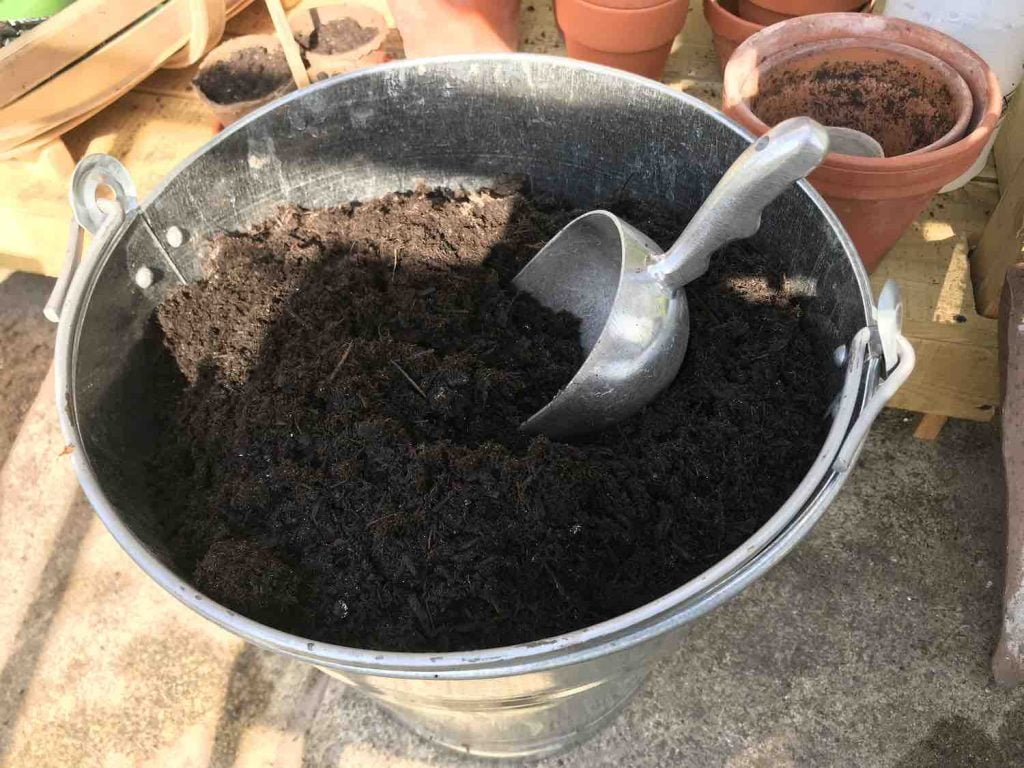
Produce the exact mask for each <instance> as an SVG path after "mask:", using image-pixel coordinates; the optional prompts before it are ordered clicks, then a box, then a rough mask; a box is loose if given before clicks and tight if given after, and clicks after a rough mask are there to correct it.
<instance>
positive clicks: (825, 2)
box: [737, 0, 864, 24]
mask: <svg viewBox="0 0 1024 768" xmlns="http://www.w3.org/2000/svg"><path fill="white" fill-rule="evenodd" d="M862 5H864V0H739V3H738V8H737V10H738V11H739V15H740V16H741V17H742V18H744V19H746V20H747V21H752V22H754V23H755V24H777V23H778V22H780V21H786V20H787V19H795V18H796V17H797V16H810V15H811V14H812V13H851V12H854V11H856V10H858V9H859V8H860V7H861V6H862Z"/></svg>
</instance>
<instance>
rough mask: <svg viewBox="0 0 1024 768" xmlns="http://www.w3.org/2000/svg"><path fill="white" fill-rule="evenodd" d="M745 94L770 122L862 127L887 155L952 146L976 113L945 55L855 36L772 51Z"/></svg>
mask: <svg viewBox="0 0 1024 768" xmlns="http://www.w3.org/2000/svg"><path fill="white" fill-rule="evenodd" d="M742 95H743V98H744V103H745V104H746V106H747V107H748V108H749V109H750V110H751V111H752V112H753V113H754V114H755V115H757V117H758V118H759V119H760V120H762V121H763V122H764V123H765V124H767V125H775V124H776V123H781V122H782V121H783V120H785V119H786V118H789V117H797V116H798V115H807V116H809V117H813V118H814V119H815V120H817V121H818V122H820V123H822V124H823V125H836V126H842V127H844V128H853V129H855V130H858V131H863V132H864V133H866V134H868V135H869V136H871V137H872V138H874V139H875V140H877V141H878V143H879V144H881V145H882V148H883V149H884V150H885V155H886V157H895V156H898V155H906V154H916V153H920V152H930V151H932V150H935V149H938V148H939V147H944V146H946V145H947V144H952V143H953V142H954V141H957V140H958V139H960V138H961V137H962V136H963V135H964V132H965V131H966V130H967V125H968V123H969V122H970V119H971V114H972V113H973V110H974V98H973V97H972V96H971V91H970V89H969V88H968V87H967V83H966V82H964V79H963V78H962V77H961V76H960V74H959V73H958V72H957V71H956V70H955V69H953V68H952V67H951V66H949V65H948V64H946V62H944V61H942V59H939V58H937V57H935V56H932V55H931V54H930V53H926V52H924V51H922V50H919V49H917V48H912V47H910V46H908V45H903V44H901V43H892V42H887V41H883V40H864V39H860V38H855V37H847V38H836V39H832V40H826V41H823V42H817V43H809V44H807V45H797V46H793V47H792V48H789V49H787V50H785V51H783V52H782V53H778V54H776V55H774V56H769V57H768V58H766V59H765V60H764V61H763V62H762V63H761V65H760V66H759V68H758V75H757V77H753V78H751V79H749V80H747V82H746V83H744V92H743V94H742Z"/></svg>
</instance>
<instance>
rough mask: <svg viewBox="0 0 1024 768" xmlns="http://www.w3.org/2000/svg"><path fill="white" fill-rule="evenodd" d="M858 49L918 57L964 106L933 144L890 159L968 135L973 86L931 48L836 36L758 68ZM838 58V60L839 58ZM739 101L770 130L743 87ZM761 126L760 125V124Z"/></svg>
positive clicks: (770, 57) (775, 57) (799, 46)
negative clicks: (934, 53)
mask: <svg viewBox="0 0 1024 768" xmlns="http://www.w3.org/2000/svg"><path fill="white" fill-rule="evenodd" d="M857 48H861V49H864V48H868V49H874V50H879V51H885V52H890V53H892V54H893V55H895V56H898V57H903V58H907V59H914V60H917V61H920V62H923V63H925V64H927V65H928V66H929V67H930V68H931V69H933V70H934V71H935V72H937V73H938V74H939V75H940V76H941V79H942V80H943V82H944V83H945V84H946V87H947V88H949V90H950V94H951V95H952V97H953V101H954V109H955V107H956V105H957V104H959V105H960V108H959V109H958V110H956V114H955V119H954V121H953V125H952V126H951V127H950V129H949V130H948V131H946V132H945V133H944V134H943V135H942V136H940V137H939V138H937V139H936V140H935V141H933V142H931V143H930V144H927V145H926V146H923V147H921V148H919V149H915V150H913V151H912V152H904V153H903V154H900V155H892V156H890V157H889V158H888V159H892V158H894V157H906V156H908V155H918V154H923V153H925V152H934V151H935V150H937V149H939V148H941V147H945V146H947V145H950V144H954V143H955V142H957V141H959V140H960V139H961V138H963V137H964V136H965V135H966V133H967V127H968V125H970V122H971V116H972V113H973V111H974V97H973V95H972V94H971V89H970V88H969V87H968V86H967V82H966V81H965V80H964V78H963V76H962V75H961V74H960V73H959V72H957V71H956V69H954V68H953V67H952V66H950V65H949V64H947V63H946V62H945V61H943V60H942V59H940V58H939V57H938V56H935V55H933V54H931V53H928V51H924V50H921V49H920V48H915V47H914V46H912V45H907V44H906V43H900V42H896V41H894V40H884V39H881V38H869V37H833V38H829V39H828V40H819V41H815V42H807V43H799V44H797V45H794V46H793V47H792V48H787V49H786V50H784V51H778V52H776V53H773V54H769V55H768V56H766V57H765V58H764V59H762V60H761V62H760V63H759V64H758V71H769V70H773V69H776V68H779V67H781V66H783V65H786V64H792V63H794V62H799V61H800V60H801V59H804V58H808V57H810V56H814V55H815V54H820V53H827V52H829V51H846V50H851V49H857ZM836 58H837V59H838V57H836ZM751 75H753V72H751V73H750V75H748V76H747V79H746V80H744V81H743V83H741V84H740V88H741V89H744V90H745V88H746V85H747V83H749V82H750V79H751ZM739 103H740V104H742V105H743V106H744V107H745V108H746V109H747V110H748V111H749V112H750V114H752V115H754V117H755V118H757V119H758V121H759V122H760V124H761V125H764V126H765V130H768V126H767V124H766V123H764V122H763V121H761V120H760V118H758V117H757V114H756V113H755V112H754V111H753V109H752V107H751V105H750V96H748V95H747V94H746V93H744V92H743V90H741V101H740V102H739ZM758 127H759V128H760V126H758ZM833 154H835V155H837V156H840V157H853V155H841V154H840V153H838V152H835V153H833ZM883 159H885V158H883Z"/></svg>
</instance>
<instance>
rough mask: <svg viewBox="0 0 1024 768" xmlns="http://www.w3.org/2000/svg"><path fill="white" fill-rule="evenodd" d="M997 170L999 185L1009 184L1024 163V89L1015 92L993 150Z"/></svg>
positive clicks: (1005, 185)
mask: <svg viewBox="0 0 1024 768" xmlns="http://www.w3.org/2000/svg"><path fill="white" fill-rule="evenodd" d="M992 156H993V157H994V158H995V162H996V170H997V172H998V174H999V186H1001V187H1003V188H1005V187H1007V186H1009V184H1010V181H1011V180H1012V179H1013V177H1014V176H1015V175H1016V174H1018V173H1019V172H1020V169H1021V166H1022V165H1024V89H1022V88H1018V89H1017V92H1016V93H1015V94H1014V96H1013V99H1012V101H1011V102H1010V106H1009V108H1008V109H1007V110H1006V117H1005V118H1004V119H1003V124H1002V127H1001V128H1000V129H999V135H998V136H996V145H995V148H994V149H993V151H992Z"/></svg>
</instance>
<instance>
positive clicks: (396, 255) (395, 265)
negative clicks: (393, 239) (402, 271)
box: [391, 248, 398, 283]
mask: <svg viewBox="0 0 1024 768" xmlns="http://www.w3.org/2000/svg"><path fill="white" fill-rule="evenodd" d="M397 271H398V249H397V248H395V263H394V264H392V265H391V282H392V283H393V282H395V273H396V272H397Z"/></svg>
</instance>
